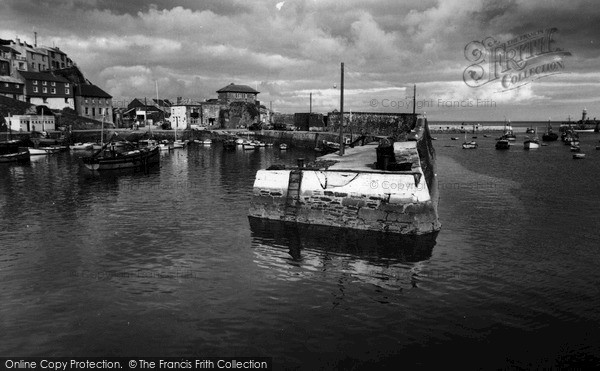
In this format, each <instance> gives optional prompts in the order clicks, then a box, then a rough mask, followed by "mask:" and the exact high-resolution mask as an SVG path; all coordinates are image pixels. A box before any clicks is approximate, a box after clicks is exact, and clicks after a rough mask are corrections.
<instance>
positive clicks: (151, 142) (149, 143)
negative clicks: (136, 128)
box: [94, 139, 158, 149]
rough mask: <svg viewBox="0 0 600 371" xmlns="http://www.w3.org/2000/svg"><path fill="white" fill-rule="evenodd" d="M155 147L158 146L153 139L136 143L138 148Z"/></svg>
mask: <svg viewBox="0 0 600 371" xmlns="http://www.w3.org/2000/svg"><path fill="white" fill-rule="evenodd" d="M157 145H158V142H157V141H156V140H154V139H140V140H139V141H138V146H140V147H154V146H157ZM101 148H102V147H101ZM101 148H100V149H101ZM94 149H95V148H94Z"/></svg>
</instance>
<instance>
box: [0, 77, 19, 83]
mask: <svg viewBox="0 0 600 371" xmlns="http://www.w3.org/2000/svg"><path fill="white" fill-rule="evenodd" d="M0 82H10V83H12V84H24V82H23V81H21V80H19V79H17V78H15V77H12V76H0Z"/></svg>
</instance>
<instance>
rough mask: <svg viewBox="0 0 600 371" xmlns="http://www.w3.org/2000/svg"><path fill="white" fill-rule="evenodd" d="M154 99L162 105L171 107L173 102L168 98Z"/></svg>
mask: <svg viewBox="0 0 600 371" xmlns="http://www.w3.org/2000/svg"><path fill="white" fill-rule="evenodd" d="M152 101H153V102H154V103H156V104H158V105H159V106H161V107H171V106H172V105H173V104H172V103H171V102H170V101H169V100H168V99H158V100H156V98H154V99H152Z"/></svg>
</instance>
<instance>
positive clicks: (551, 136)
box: [542, 122, 558, 142]
mask: <svg viewBox="0 0 600 371" xmlns="http://www.w3.org/2000/svg"><path fill="white" fill-rule="evenodd" d="M556 140H558V134H556V133H555V132H553V131H552V126H550V122H548V126H547V127H546V132H545V133H544V134H543V135H542V141H544V142H554V141H556Z"/></svg>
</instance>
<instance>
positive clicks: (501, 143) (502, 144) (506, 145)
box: [496, 139, 510, 149]
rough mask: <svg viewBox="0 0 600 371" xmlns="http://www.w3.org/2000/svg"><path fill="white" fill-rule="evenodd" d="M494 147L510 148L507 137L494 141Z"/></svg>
mask: <svg viewBox="0 0 600 371" xmlns="http://www.w3.org/2000/svg"><path fill="white" fill-rule="evenodd" d="M496 149H510V142H509V141H508V139H500V140H498V141H497V142H496Z"/></svg>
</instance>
